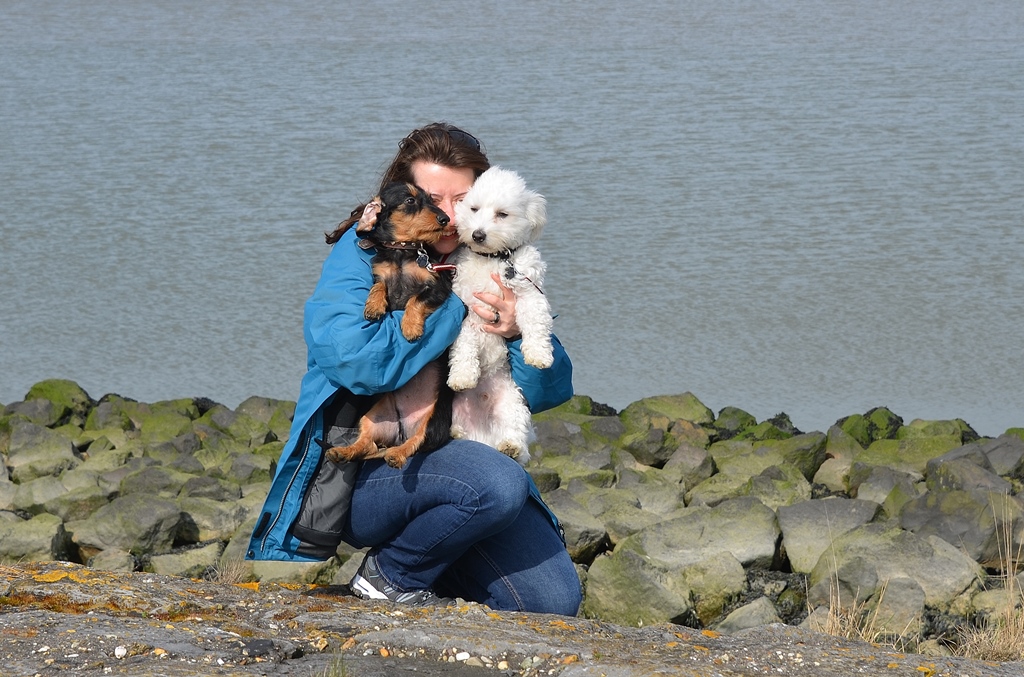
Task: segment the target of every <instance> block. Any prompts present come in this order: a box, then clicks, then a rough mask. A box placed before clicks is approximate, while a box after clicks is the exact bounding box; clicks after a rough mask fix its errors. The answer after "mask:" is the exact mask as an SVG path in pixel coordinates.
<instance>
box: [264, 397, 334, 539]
mask: <svg viewBox="0 0 1024 677" xmlns="http://www.w3.org/2000/svg"><path fill="white" fill-rule="evenodd" d="M320 415H321V414H320V413H319V412H317V414H316V416H320ZM315 422H316V418H315V417H314V418H312V419H310V423H315ZM307 425H309V424H307ZM310 427H313V426H310ZM306 432H307V433H308V434H307V435H306V436H305V437H306V439H305V440H303V448H302V458H300V459H299V464H298V465H297V466H295V472H294V473H292V477H291V479H290V480H288V487H287V488H286V489H285V490H284V494H282V495H281V503H280V504H279V505H278V506H277V514H276V515H274V521H273V522H271V523H270V527H269V528H268V529H267V533H266V534H264V536H263V538H262V539H261V540H260V554H263V551H264V550H266V548H267V539H268V538H270V534H271V533H273V531H274V527H275V526H277V522H278V520H280V519H281V513H283V512H284V504H285V502H286V501H287V500H288V495H289V494H290V493H291V492H292V486H293V485H294V484H295V478H296V477H298V476H299V473H300V472H301V471H302V466H303V465H305V463H306V457H307V456H309V445H310V444H311V443H312V441H313V437H314V436H313V434H312V433H313V431H312V430H309V429H307V430H306Z"/></svg>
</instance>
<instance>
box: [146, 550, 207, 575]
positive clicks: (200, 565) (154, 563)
mask: <svg viewBox="0 0 1024 677" xmlns="http://www.w3.org/2000/svg"><path fill="white" fill-rule="evenodd" d="M223 551H224V543H223V542H221V541H214V542H212V543H206V544H204V545H201V546H198V547H194V548H187V549H184V550H178V551H175V552H170V553H167V554H166V555H154V556H153V557H150V558H149V563H148V564H147V565H146V567H145V570H146V571H150V572H152V573H155V574H164V575H167V576H185V577H186V578H200V577H202V576H203V575H205V574H208V573H209V572H211V571H213V570H215V569H216V568H217V565H218V562H219V561H220V555H221V553H222V552H223Z"/></svg>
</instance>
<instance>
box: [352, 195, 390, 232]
mask: <svg viewBox="0 0 1024 677" xmlns="http://www.w3.org/2000/svg"><path fill="white" fill-rule="evenodd" d="M383 207H384V203H383V202H381V199H380V195H378V196H377V197H375V198H373V199H372V200H370V201H369V202H368V203H366V206H365V207H363V215H362V216H360V217H359V225H357V226H356V233H359V234H360V235H361V234H363V233H369V232H370V231H371V230H373V227H374V226H375V225H377V214H379V213H380V210H381V209H383Z"/></svg>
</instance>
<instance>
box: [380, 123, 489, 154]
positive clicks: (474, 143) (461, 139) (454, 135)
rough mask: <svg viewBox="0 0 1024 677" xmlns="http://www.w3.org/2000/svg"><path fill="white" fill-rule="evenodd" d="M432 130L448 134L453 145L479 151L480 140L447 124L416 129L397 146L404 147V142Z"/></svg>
mask: <svg viewBox="0 0 1024 677" xmlns="http://www.w3.org/2000/svg"><path fill="white" fill-rule="evenodd" d="M434 129H440V130H442V131H444V132H445V133H447V134H448V136H449V137H451V139H452V140H453V141H455V143H458V144H460V145H463V146H468V147H470V148H472V149H473V150H477V151H479V150H480V139H478V138H476V137H475V136H473V135H472V134H470V133H469V132H467V131H463V130H461V129H459V128H458V127H456V126H454V125H449V124H438V125H430V126H429V127H425V128H423V129H417V130H415V131H414V132H412V133H411V134H409V136H407V137H405V138H404V139H402V142H401V143H400V144H399V146H404V145H405V144H406V142H408V141H409V140H410V139H412V138H413V137H415V136H417V135H419V134H423V133H424V132H428V131H432V130H434Z"/></svg>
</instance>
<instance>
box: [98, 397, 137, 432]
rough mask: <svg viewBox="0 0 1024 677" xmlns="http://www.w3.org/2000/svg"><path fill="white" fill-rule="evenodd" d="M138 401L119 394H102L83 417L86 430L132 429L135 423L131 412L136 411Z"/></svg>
mask: <svg viewBox="0 0 1024 677" xmlns="http://www.w3.org/2000/svg"><path fill="white" fill-rule="evenodd" d="M138 410H139V403H138V402H135V401H133V400H128V399H125V398H124V397H121V396H120V395H104V396H103V397H101V398H100V401H99V402H97V403H96V406H94V407H93V408H92V409H91V410H89V415H88V416H86V418H85V429H86V430H103V429H106V428H117V429H119V430H132V429H133V428H134V427H135V423H134V421H133V420H132V414H133V413H136V412H138Z"/></svg>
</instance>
